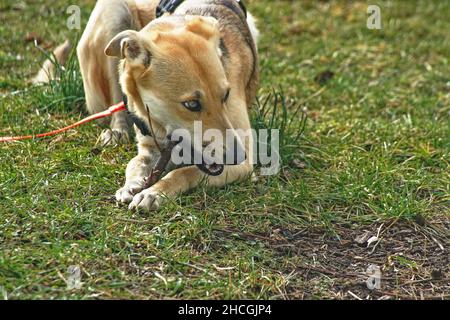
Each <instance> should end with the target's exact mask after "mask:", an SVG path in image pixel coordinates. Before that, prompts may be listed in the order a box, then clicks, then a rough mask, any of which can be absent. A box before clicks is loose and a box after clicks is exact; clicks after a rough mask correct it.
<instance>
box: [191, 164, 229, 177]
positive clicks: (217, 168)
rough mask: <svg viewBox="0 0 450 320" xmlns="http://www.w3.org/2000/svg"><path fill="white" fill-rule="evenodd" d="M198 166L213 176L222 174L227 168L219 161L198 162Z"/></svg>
mask: <svg viewBox="0 0 450 320" xmlns="http://www.w3.org/2000/svg"><path fill="white" fill-rule="evenodd" d="M197 167H198V168H199V169H200V170H202V171H203V172H204V173H206V174H207V175H210V176H213V177H216V176H220V175H221V174H222V173H223V170H224V168H225V166H224V165H223V164H218V163H212V164H206V163H204V162H203V163H202V164H198V165H197Z"/></svg>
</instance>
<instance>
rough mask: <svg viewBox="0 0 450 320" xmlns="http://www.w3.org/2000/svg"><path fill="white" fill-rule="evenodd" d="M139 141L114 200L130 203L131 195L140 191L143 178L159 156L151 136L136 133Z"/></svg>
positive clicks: (146, 176)
mask: <svg viewBox="0 0 450 320" xmlns="http://www.w3.org/2000/svg"><path fill="white" fill-rule="evenodd" d="M137 138H138V141H139V144H138V155H137V156H136V157H134V158H133V159H132V160H131V161H130V162H129V163H128V165H127V169H126V180H125V185H124V186H123V187H122V188H120V189H119V190H117V192H116V200H117V201H118V202H121V203H130V202H131V201H132V200H133V197H134V196H135V195H136V194H137V193H139V192H140V191H142V189H143V188H144V185H145V179H146V178H148V176H149V175H150V171H151V169H152V168H153V166H154V165H155V163H156V161H157V160H158V157H159V151H158V149H157V147H156V144H155V142H154V140H153V138H151V137H142V136H140V137H139V135H138V134H137Z"/></svg>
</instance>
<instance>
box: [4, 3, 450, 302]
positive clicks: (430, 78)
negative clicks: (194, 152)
mask: <svg viewBox="0 0 450 320" xmlns="http://www.w3.org/2000/svg"><path fill="white" fill-rule="evenodd" d="M93 2H94V1H87V0H82V1H81V0H78V1H76V3H78V4H79V5H80V6H81V8H82V19H83V23H85V22H86V21H87V19H88V17H89V13H90V11H91V9H92V7H93ZM15 3H16V1H12V0H6V1H3V2H2V4H1V5H0V15H1V17H2V22H3V23H2V24H1V25H0V35H1V36H0V68H1V71H2V72H1V73H0V94H2V95H3V97H2V98H1V100H0V136H6V135H14V134H24V133H38V132H44V131H47V130H50V129H54V128H58V127H61V126H64V125H67V124H69V123H72V122H74V121H76V120H79V119H80V118H81V117H83V116H84V115H85V113H84V111H83V108H82V98H83V93H82V82H81V78H80V75H79V72H78V70H77V66H76V61H75V60H72V62H71V65H70V66H67V67H66V69H67V70H68V71H67V72H63V73H62V74H61V77H62V79H61V81H60V82H56V83H52V84H51V85H50V86H44V87H31V86H30V85H29V84H28V83H27V81H28V80H29V79H30V78H31V77H32V76H33V75H34V74H35V73H36V72H37V70H38V69H39V67H40V65H41V63H42V62H43V59H45V56H44V55H43V54H42V53H41V52H40V51H39V50H37V49H36V48H35V47H34V46H33V44H32V43H25V41H24V37H25V36H26V34H28V33H29V32H31V31H32V32H35V33H36V34H38V35H39V36H40V37H42V39H44V44H45V43H50V44H53V45H56V44H58V43H60V42H62V41H63V40H64V39H66V38H70V39H71V40H75V39H77V38H78V37H79V36H80V33H79V32H77V31H71V30H68V29H67V27H66V24H65V23H66V21H65V20H64V19H63V17H64V16H65V9H66V8H67V7H68V6H69V5H71V4H73V1H66V0H57V1H44V0H39V1H34V2H33V4H31V3H30V2H27V3H28V4H27V6H26V7H25V8H24V9H22V10H14V9H13V7H14V5H15ZM246 3H247V6H248V8H249V10H250V11H251V12H252V13H253V14H254V15H255V16H256V17H257V18H258V20H259V26H260V31H261V33H262V39H261V42H260V45H259V51H260V54H261V79H262V83H261V89H260V92H259V96H260V102H261V103H260V105H259V107H260V108H262V105H263V104H264V98H265V97H266V96H267V95H268V94H269V93H272V92H273V90H274V88H275V90H276V92H277V94H276V96H277V97H279V98H280V99H279V100H278V103H277V104H276V105H277V106H278V107H277V109H278V111H277V113H276V114H275V116H274V117H273V118H272V114H271V113H270V112H268V113H267V115H266V117H262V113H261V112H260V111H261V110H260V109H258V105H257V104H256V105H255V106H254V111H253V113H252V119H253V122H254V123H255V124H256V126H258V127H283V128H284V130H283V135H282V148H281V151H282V159H283V164H282V171H281V172H280V174H279V175H278V176H274V177H263V178H261V179H260V180H259V182H257V183H252V182H250V181H247V182H243V183H239V184H234V185H229V186H226V187H225V188H223V189H221V190H210V189H207V188H199V189H197V190H195V191H193V192H192V193H190V194H187V195H184V196H181V197H179V198H177V199H176V200H174V201H171V202H169V203H168V204H167V205H165V206H164V207H163V208H162V209H161V210H160V211H158V212H156V213H152V214H149V215H139V214H135V213H131V212H128V211H127V210H126V208H124V207H120V206H117V205H116V203H115V202H114V200H113V194H114V192H115V191H116V190H117V189H118V188H119V187H120V186H121V184H122V183H123V180H124V170H125V166H126V164H127V162H128V161H129V160H130V159H131V158H132V157H133V156H134V154H135V146H133V145H129V146H121V147H115V148H105V149H102V150H100V151H98V150H97V149H95V148H94V144H95V142H96V139H97V137H98V136H99V134H100V132H101V130H102V128H101V127H100V126H98V125H94V124H91V125H85V126H83V127H81V128H78V129H76V130H73V131H70V132H69V133H67V134H65V135H63V136H59V137H55V138H50V139H46V140H36V141H24V142H18V143H8V144H2V145H0V298H1V297H2V292H3V293H5V295H7V296H8V297H9V298H10V299H27V298H32V299H41V298H52V299H56V298H57V299H61V298H75V299H88V298H143V299H155V298H183V299H187V298H215V299H218V298H265V299H281V298H295V297H297V298H298V297H306V298H324V297H331V298H339V297H343V298H345V297H346V298H351V296H348V295H347V296H346V290H344V291H343V296H339V295H333V294H332V292H334V291H335V285H336V282H333V281H331V280H330V278H329V277H327V276H320V277H319V278H317V279H318V280H317V279H316V280H317V281H308V279H305V277H303V276H300V274H299V273H297V271H298V270H297V269H296V268H297V267H300V266H301V265H303V264H307V262H309V260H308V259H309V257H307V255H306V253H305V252H302V251H297V252H296V251H295V250H294V251H292V250H280V247H279V244H280V243H286V242H288V243H289V241H290V240H289V239H291V238H292V239H295V241H305V242H308V241H310V242H311V243H315V242H314V241H316V240H317V238H314V237H312V238H309V237H308V236H307V235H306V234H305V235H304V236H302V237H301V238H297V237H294V236H292V237H291V236H290V235H293V234H296V233H298V232H300V231H302V230H319V233H320V234H323V235H326V236H327V237H329V239H331V241H333V242H332V243H336V245H337V244H339V243H340V244H342V241H341V239H342V236H343V234H345V232H344V233H343V232H342V230H343V228H344V229H345V230H347V231H348V232H349V233H350V232H356V231H357V230H361V229H364V228H370V227H371V226H373V225H374V224H377V223H378V224H383V223H384V224H390V223H391V221H403V222H404V223H406V224H413V223H414V222H415V221H416V222H417V221H421V220H425V221H426V224H427V225H429V226H433V225H443V226H444V231H445V233H447V232H448V218H449V207H450V197H449V193H450V192H449V191H450V186H449V181H450V174H449V161H448V159H450V121H449V116H450V107H449V106H450V103H449V102H450V94H449V92H450V63H449V57H450V34H449V32H448V30H450V20H449V19H448V16H449V14H450V3H449V2H446V1H400V0H399V1H377V3H378V4H379V5H380V7H381V10H382V19H383V20H382V22H383V29H382V30H368V29H367V28H366V19H367V13H366V9H367V5H368V3H366V2H364V1H353V2H347V1H277V2H276V3H275V2H274V1H270V0H258V1H256V0H252V1H250V0H247V1H246ZM370 4H372V3H370ZM325 71H331V72H333V73H334V76H333V77H331V79H323V81H318V80H319V79H318V76H319V78H321V77H320V75H321V74H322V75H324V74H323V73H324V72H325ZM322 78H323V77H322ZM326 80H327V81H326ZM319 82H320V83H319ZM279 88H281V89H282V91H283V93H280V89H279ZM283 99H284V100H283ZM268 104H269V105H268V108H269V110H272V108H273V107H274V104H275V103H274V100H273V95H272V98H271V99H269V100H268ZM299 106H300V108H301V109H300V110H303V111H305V112H306V114H307V116H308V119H307V121H306V126H305V127H304V123H303V121H304V119H303V117H302V114H303V113H302V111H301V112H297V113H296V110H297V109H298V107H299ZM299 132H301V133H302V134H299ZM423 230H425V231H426V230H428V229H423ZM425 231H424V232H425ZM434 237H438V235H437V234H434ZM292 241H293V240H292ZM292 243H294V244H296V245H297V244H298V243H300V242H292ZM431 243H433V241H431ZM319 248H322V247H318V250H319ZM319 253H320V250H319ZM445 253H446V254H448V252H447V251H445ZM390 254H393V253H392V252H387V253H386V256H383V259H385V258H386V259H388V257H389V255H390ZM432 254H436V255H437V254H438V253H437V251H436V253H432ZM423 255H425V252H424V253H423ZM419 256H420V254H419ZM427 257H428V256H427ZM416 258H417V261H414V260H412V258H411V257H399V256H397V258H396V259H394V261H396V263H398V265H397V267H398V268H400V269H401V268H405V269H404V270H405V272H406V276H407V277H408V276H409V275H411V273H409V272H415V271H414V270H416V269H417V268H419V270H420V267H421V263H422V262H421V261H422V260H420V259H419V258H420V257H417V256H416ZM389 261H391V260H389ZM71 265H79V266H80V267H81V269H82V281H83V287H82V289H80V290H71V291H69V290H67V289H66V283H65V280H64V279H65V278H66V277H67V272H66V271H67V269H68V267H69V266H71ZM447 268H448V266H447ZM413 269H414V270H413ZM361 270H365V267H362V268H361ZM402 270H403V269H402ZM426 270H429V269H426ZM445 271H446V270H444V272H445ZM447 271H448V269H447ZM424 277H425V275H424ZM336 281H337V280H336ZM447 290H448V289H447ZM369 294H372V293H369ZM447 294H448V291H447Z"/></svg>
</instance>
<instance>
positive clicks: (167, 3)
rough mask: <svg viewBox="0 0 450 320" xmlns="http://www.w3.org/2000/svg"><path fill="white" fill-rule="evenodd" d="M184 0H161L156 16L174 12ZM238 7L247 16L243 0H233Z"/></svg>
mask: <svg viewBox="0 0 450 320" xmlns="http://www.w3.org/2000/svg"><path fill="white" fill-rule="evenodd" d="M183 1H184V0H161V1H160V2H159V4H158V6H157V7H156V18H159V17H161V16H162V15H163V14H165V13H174V11H175V10H176V9H177V8H178V6H179V5H180V4H181V3H182V2H183ZM235 1H236V2H237V3H238V4H239V7H240V8H241V9H242V11H243V12H244V15H245V17H247V8H246V7H245V4H244V1H242V0H235Z"/></svg>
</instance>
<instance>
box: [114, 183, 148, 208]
mask: <svg viewBox="0 0 450 320" xmlns="http://www.w3.org/2000/svg"><path fill="white" fill-rule="evenodd" d="M142 189H143V182H142V183H139V182H136V181H135V182H130V183H127V184H125V185H124V186H123V187H122V188H120V189H119V190H117V192H116V200H117V201H118V202H120V203H130V202H131V201H132V200H133V197H134V196H135V195H136V194H137V193H138V192H141V190H142Z"/></svg>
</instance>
